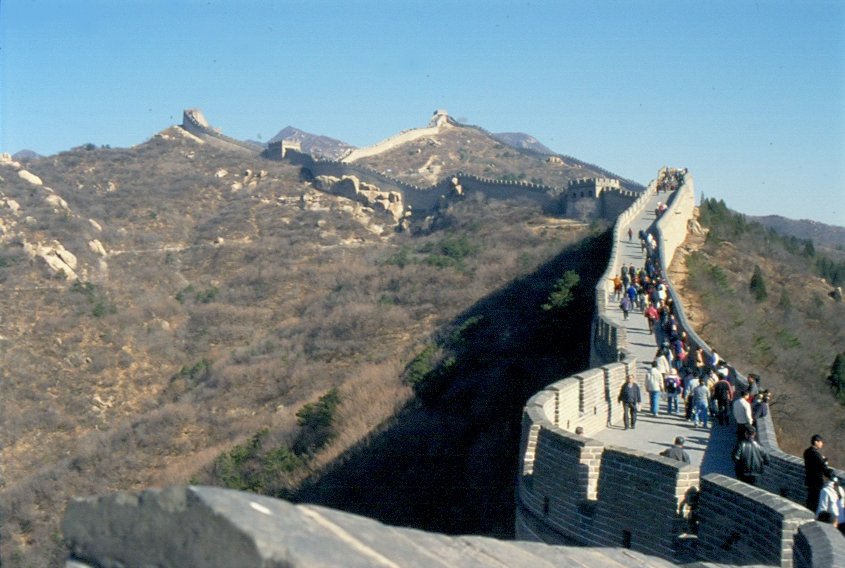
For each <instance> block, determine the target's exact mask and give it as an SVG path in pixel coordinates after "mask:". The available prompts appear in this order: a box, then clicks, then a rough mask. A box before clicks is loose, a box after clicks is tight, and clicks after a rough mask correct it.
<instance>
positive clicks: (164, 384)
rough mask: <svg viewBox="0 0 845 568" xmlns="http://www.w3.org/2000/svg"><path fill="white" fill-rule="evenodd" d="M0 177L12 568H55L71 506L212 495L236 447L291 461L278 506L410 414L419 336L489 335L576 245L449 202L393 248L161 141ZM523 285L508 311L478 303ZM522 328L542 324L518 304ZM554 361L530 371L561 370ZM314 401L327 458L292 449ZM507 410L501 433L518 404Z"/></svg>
mask: <svg viewBox="0 0 845 568" xmlns="http://www.w3.org/2000/svg"><path fill="white" fill-rule="evenodd" d="M22 172H24V173H22ZM0 178H1V179H0V184H2V185H0V190H2V195H0V204H2V207H0V235H2V249H0V281H2V283H3V289H4V294H3V300H2V301H3V317H2V320H0V349H2V356H3V358H2V359H3V361H4V365H3V368H2V371H0V372H2V377H0V379H2V383H0V384H2V415H3V426H4V427H3V429H2V431H0V447H2V448H3V450H2V451H3V455H2V462H1V463H2V468H3V469H2V472H1V473H2V482H3V486H2V501H1V502H0V507H2V510H0V518H2V519H3V525H2V529H1V530H2V534H0V536H1V537H2V538H1V539H0V554H2V558H3V560H4V561H6V562H8V563H9V565H31V566H51V565H56V563H57V559H58V555H60V554H61V543H60V542H59V541H58V540H57V538H56V535H57V534H58V533H57V521H58V519H59V518H60V515H61V512H62V510H63V508H64V504H65V502H66V500H67V499H68V498H69V497H70V496H71V495H85V494H93V493H100V492H105V491H113V490H118V489H136V488H140V487H147V486H161V485H166V484H171V483H186V482H188V481H190V480H192V479H204V478H208V477H209V476H210V477H212V478H214V477H216V478H217V479H219V480H220V482H221V483H231V482H232V480H231V479H223V478H220V477H219V476H220V474H221V469H220V468H221V467H222V466H221V464H224V463H227V462H226V456H229V455H231V454H230V452H231V451H234V450H237V448H238V447H241V446H239V444H242V443H247V444H249V443H250V440H257V442H256V443H257V444H263V445H264V447H266V448H271V447H278V448H283V447H288V446H287V445H290V447H292V448H293V449H294V450H302V451H301V452H300V453H296V460H297V462H296V464H294V465H295V467H290V468H287V469H284V470H278V471H277V472H276V474H278V475H275V476H274V483H275V484H276V485H275V488H276V489H275V490H276V491H293V490H294V489H296V487H297V486H298V484H299V483H301V481H302V480H303V479H304V478H305V477H307V476H308V475H309V474H310V472H312V471H319V470H320V469H321V468H322V467H323V466H324V465H325V464H327V463H329V462H330V461H331V460H332V459H333V458H335V457H336V456H338V455H340V454H341V453H342V452H343V451H345V450H346V449H347V448H350V447H352V446H354V445H356V444H359V443H360V442H362V440H365V439H367V436H368V435H369V433H370V432H373V431H379V430H383V429H384V428H387V427H388V426H389V424H390V423H391V417H392V416H393V415H394V413H395V412H397V411H398V410H399V409H401V408H403V407H405V406H406V405H407V404H409V403H410V401H412V400H413V399H412V396H413V395H414V390H413V389H412V386H411V384H412V383H411V382H409V380H408V378H407V376H406V374H405V373H404V369H405V367H406V366H407V365H408V364H409V363H410V362H411V361H413V360H415V357H417V356H418V355H419V354H420V352H421V351H423V350H425V348H426V345H430V344H431V341H434V339H433V338H435V337H440V336H441V335H444V334H445V335H446V336H448V335H449V333H450V332H449V331H448V330H449V329H452V328H454V327H455V326H458V327H460V323H459V322H460V321H463V320H464V319H465V318H466V317H467V316H466V314H467V313H470V311H471V310H473V309H476V310H481V312H480V313H479V315H485V314H487V313H490V314H494V315H495V316H496V317H495V318H492V317H491V319H490V320H489V321H490V322H495V321H497V319H499V318H500V315H499V314H500V312H499V311H496V310H495V309H494V307H495V306H496V305H497V302H500V301H505V300H506V304H505V305H506V306H508V309H514V308H519V307H520V306H522V303H521V300H520V297H521V296H524V297H525V298H527V300H526V301H530V302H533V303H536V302H537V299H538V298H545V297H546V296H547V295H548V294H549V293H550V291H551V287H552V286H553V284H554V279H553V278H551V276H554V275H555V274H559V273H560V272H562V271H563V270H564V269H565V267H566V266H567V264H568V263H570V262H573V261H574V260H577V259H578V258H581V259H584V260H586V261H587V262H589V261H590V257H589V256H585V255H583V254H576V255H575V257H573V256H572V255H573V254H575V253H574V252H569V253H565V254H563V256H561V254H562V251H566V250H571V251H577V249H571V248H570V247H574V246H575V245H576V244H577V243H579V242H580V241H581V240H582V239H583V238H584V237H585V236H587V235H588V234H589V232H588V230H587V228H586V227H584V226H582V225H579V224H577V223H573V222H571V221H566V220H561V219H554V218H548V217H545V216H544V215H543V214H542V213H541V212H540V211H538V210H536V209H533V208H532V207H530V206H527V205H525V204H515V203H510V202H507V203H504V202H503V203H496V202H489V203H485V202H482V201H478V200H473V199H468V200H465V201H463V202H461V203H457V204H455V205H453V206H450V207H449V208H447V209H444V210H442V211H440V212H439V213H438V214H437V215H436V217H435V218H434V219H431V220H429V224H428V225H429V226H428V227H427V228H426V229H425V230H422V229H421V228H419V227H412V230H411V231H410V232H408V233H395V232H394V231H393V230H392V228H391V227H390V226H388V225H387V224H386V222H385V219H384V218H382V217H380V216H379V215H378V214H377V213H376V212H374V211H373V210H370V209H367V208H365V207H362V206H361V205H359V204H356V203H353V202H351V201H348V200H346V199H343V198H339V197H334V196H331V195H327V194H323V193H321V192H318V191H316V190H314V189H313V188H312V187H311V186H310V185H308V184H307V183H305V182H303V181H302V180H301V179H300V175H299V171H298V168H295V167H292V166H290V165H287V164H284V163H279V162H272V161H266V160H263V159H261V158H258V157H256V158H247V159H245V158H244V156H243V154H242V153H228V152H227V151H225V150H221V149H219V148H215V147H213V146H211V145H209V144H203V143H201V141H199V140H198V139H196V138H195V137H194V136H192V135H190V134H187V133H185V132H184V131H182V130H181V129H180V128H178V127H174V128H171V129H168V130H166V131H164V132H162V133H160V134H158V135H156V136H154V137H153V138H151V139H150V140H149V141H147V142H145V143H143V144H140V145H138V146H136V147H133V148H128V149H110V148H96V147H94V146H93V145H87V146H84V147H79V148H75V149H73V150H70V151H67V152H63V153H60V154H58V155H55V156H50V157H46V158H41V159H37V160H33V161H32V162H31V163H29V164H27V165H26V166H25V170H22V169H21V166H20V165H19V164H15V163H10V162H6V163H3V164H0ZM573 259H574V260H573ZM592 264H594V265H595V266H602V265H603V264H602V263H601V262H596V263H591V264H590V265H592ZM585 270H586V271H585V282H587V283H588V282H589V270H590V269H589V267H586V268H585ZM532 275H534V276H532ZM521 278H526V279H527V280H525V281H524V284H523V285H522V286H523V288H519V287H517V288H515V289H514V292H513V293H517V295H516V296H513V295H510V296H507V297H506V298H505V300H498V301H496V300H493V298H497V296H495V294H496V293H500V291H501V290H504V289H508V286H510V285H511V284H512V283H513V282H514V279H516V281H520V279H521ZM524 286H529V287H528V288H525V287H524ZM491 302H492V303H491ZM586 305H588V304H586ZM474 306H476V308H473V307H474ZM485 306H486V307H487V308H485V309H490V310H492V311H490V312H486V311H484V310H482V307H485ZM490 306H493V307H490ZM526 309H527V308H526ZM526 313H527V314H529V315H530V316H531V318H532V320H531V321H534V322H535V323H536V324H537V325H540V324H542V322H543V321H545V320H544V319H543V317H541V316H542V313H540V312H539V311H538V308H537V307H536V305H534V306H533V307H532V309H531V311H527V312H526ZM462 314H463V315H462ZM501 317H504V316H501ZM462 318H463V319H462ZM538 318H539V319H538ZM498 325H499V324H496V325H493V326H491V325H490V323H485V325H484V328H485V329H488V328H489V331H488V332H486V333H495V332H496V330H498V329H499V327H498ZM543 325H547V324H543ZM503 329H504V328H503ZM541 329H544V328H541ZM581 333H583V335H584V336H586V335H587V333H588V329H583V330H581ZM573 345H574V346H575V347H576V348H577V346H578V345H579V343H578V342H574V343H573ZM555 349H557V348H555ZM557 351H558V352H557V354H555V355H553V357H555V358H559V359H561V362H560V363H558V364H556V365H550V366H548V369H549V371H548V372H553V371H554V370H555V369H557V368H559V367H561V366H565V365H567V364H571V363H566V361H565V358H566V356H567V355H566V353H565V352H564V351H561V350H559V349H558V350H557ZM549 356H550V355H543V357H545V358H548V357H549ZM576 359H577V356H576ZM480 376H482V375H479V377H480ZM537 377H538V378H540V379H542V378H543V377H545V375H544V374H538V375H537ZM535 380H536V379H535ZM533 387H534V383H532V382H530V381H529V382H527V383H526V388H533ZM462 388H463V389H465V388H468V387H467V386H465V387H462ZM472 388H474V389H477V388H489V386H487V387H485V386H484V385H483V384H477V383H476V384H475V386H473V387H472ZM326 397H329V399H331V400H333V401H335V402H336V405H335V406H332V414H331V425H332V435H331V436H328V437H327V438H321V439H320V440H319V441H320V442H328V443H327V444H322V443H319V444H318V443H312V441H308V440H310V439H308V440H306V442H302V440H303V439H306V438H307V437H308V436H309V435H311V434H313V432H312V431H311V430H309V424H308V423H305V424H299V422H300V417H301V416H303V412H305V414H304V415H305V416H308V409H312V410H313V409H314V408H322V407H321V406H320V404H321V402H322V401H326V400H329V399H327V398H326ZM508 404H509V405H511V407H510V408H511V411H513V412H515V413H516V416H517V417H518V406H519V404H521V401H520V402H514V401H513V400H511V401H510V402H509V403H508ZM309 405H310V406H309ZM315 405H317V406H315ZM493 408H494V407H493ZM492 417H496V418H498V416H496V415H492ZM467 434H468V433H467V432H465V433H464V437H463V440H464V443H466V442H468V441H471V440H472V436H470V437H467ZM481 434H482V433H480V432H479V433H477V437H478V440H483V439H485V438H484V436H482V435H481ZM296 442H301V443H300V444H299V445H297V444H296ZM485 443H488V444H490V443H493V442H492V441H490V440H488V441H487V442H485ZM233 449H234V450H233ZM221 460H222V461H221ZM289 465H290V464H289ZM506 477H507V479H506V481H509V480H510V474H508V476H506ZM503 479H504V477H503ZM476 498H478V499H484V498H486V494H485V495H479V496H476ZM466 506H469V505H466ZM506 514H510V512H509V511H508V512H506ZM408 522H411V523H413V522H414V520H413V518H410V520H409V521H408ZM497 522H499V524H501V523H502V521H497ZM491 530H492V529H491Z"/></svg>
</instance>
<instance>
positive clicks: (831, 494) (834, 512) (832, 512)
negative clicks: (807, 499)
mask: <svg viewBox="0 0 845 568" xmlns="http://www.w3.org/2000/svg"><path fill="white" fill-rule="evenodd" d="M824 480H825V481H824V485H823V486H822V489H821V492H820V493H819V504H818V506H817V507H816V520H819V521H822V522H825V523H831V524H832V525H833V526H834V527H837V528H839V529H840V530H841V529H842V522H843V520H845V517H843V515H845V512H843V510H842V499H843V495H842V487H840V485H839V478H838V477H836V473H835V472H834V471H833V469H832V468H827V469H825V470H824Z"/></svg>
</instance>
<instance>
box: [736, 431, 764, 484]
mask: <svg viewBox="0 0 845 568" xmlns="http://www.w3.org/2000/svg"><path fill="white" fill-rule="evenodd" d="M756 435H757V430H755V429H754V427H753V426H749V427H748V428H747V429H746V431H745V436H744V438H743V439H742V441H740V442H738V443H737V445H736V447H735V448H734V451H733V456H732V457H733V462H734V471H735V472H736V478H737V479H739V480H740V481H744V482H745V483H747V484H749V485H757V482H758V480H759V479H760V476H762V475H763V469H764V467H765V466H767V465H768V464H769V455H768V454H767V453H766V450H765V449H763V446H761V445H760V444H759V443H757V440H755V439H754V438H755V436H756Z"/></svg>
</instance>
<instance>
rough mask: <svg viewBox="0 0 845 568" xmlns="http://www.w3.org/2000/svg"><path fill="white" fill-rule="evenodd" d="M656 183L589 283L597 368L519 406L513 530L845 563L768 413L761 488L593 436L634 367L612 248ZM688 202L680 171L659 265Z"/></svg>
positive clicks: (725, 555)
mask: <svg viewBox="0 0 845 568" xmlns="http://www.w3.org/2000/svg"><path fill="white" fill-rule="evenodd" d="M654 191H655V182H652V184H651V185H650V186H649V189H648V191H647V192H646V193H645V194H644V195H643V196H642V197H641V198H640V199H638V200H637V201H636V202H635V203H634V204H633V205H632V206H631V207H630V208H629V209H628V210H627V211H625V212H624V213H623V214H622V215H621V216H620V218H619V220H618V221H617V223H616V226H615V227H614V248H613V251H612V253H611V260H610V263H609V265H608V268H607V271H606V273H605V275H604V277H603V279H602V280H601V281H600V283H599V285H598V286H597V288H596V300H595V301H596V315H595V321H594V325H593V337H592V350H591V364H592V365H593V368H592V369H589V370H586V371H583V372H581V373H578V374H577V375H575V376H572V377H568V378H566V379H563V380H561V381H558V382H556V383H554V384H552V385H549V386H548V387H547V388H546V389H544V390H543V391H541V392H539V393H537V394H536V395H535V396H534V397H532V398H531V399H530V400H529V401H528V403H527V405H526V407H525V410H524V414H523V434H522V443H521V450H520V454H521V456H522V461H521V463H522V471H521V472H520V474H519V481H518V489H517V523H516V537H517V538H518V539H523V540H538V541H542V542H547V543H553V544H554V543H559V544H567V543H572V542H577V543H579V544H583V545H593V546H623V547H626V548H631V549H634V550H639V551H642V552H645V553H647V554H650V555H654V556H658V557H662V558H666V559H670V560H673V559H678V558H687V557H693V558H697V559H701V560H706V561H709V562H720V563H727V564H748V563H760V564H765V565H774V566H784V567H791V566H796V567H805V566H806V567H809V566H816V567H819V566H830V567H831V568H832V567H833V566H845V540H843V539H842V536H841V535H840V534H839V533H838V531H836V529H834V528H833V527H832V525H829V524H826V523H819V522H816V521H814V520H813V514H812V513H811V512H810V511H808V510H807V509H806V508H805V507H804V506H803V502H804V500H805V498H806V489H805V487H804V483H803V481H804V465H803V459H802V458H798V457H796V456H792V455H789V454H786V453H784V452H782V451H781V450H780V448H779V447H778V445H777V439H776V437H775V433H774V426H773V424H772V422H771V415H768V416H767V417H766V418H765V419H763V420H762V422H761V424H760V436H759V437H760V442H761V443H762V444H764V445H765V446H766V447H767V449H768V451H769V457H770V460H771V463H770V464H769V466H768V467H767V469H766V473H765V475H764V476H763V478H762V480H761V483H760V486H759V487H751V486H749V485H747V484H745V483H742V482H740V481H738V480H736V479H733V478H732V477H727V476H724V475H721V474H712V473H711V474H707V475H703V476H701V475H700V471H699V469H698V468H696V467H693V466H690V465H685V464H682V463H681V462H678V461H673V460H669V459H668V458H664V457H660V456H658V455H654V454H647V453H644V452H641V451H636V450H630V449H627V448H624V447H618V446H608V445H605V444H603V443H602V442H600V441H598V440H596V439H594V438H593V436H595V435H597V434H598V433H599V432H600V431H601V430H603V429H604V428H606V427H607V426H609V425H618V424H619V423H620V422H621V420H622V412H621V405H620V404H619V403H618V402H617V400H616V394H617V393H618V392H619V390H620V388H621V386H622V383H623V382H624V380H625V377H626V376H627V375H628V374H634V375H636V374H637V363H638V361H637V360H636V358H635V357H634V356H633V355H632V353H631V351H630V350H629V342H628V338H627V337H626V334H625V330H624V329H622V328H621V327H620V326H619V325H618V324H616V323H614V322H613V321H611V319H610V318H609V317H608V311H609V305H610V302H609V299H610V298H611V296H612V292H613V290H612V284H610V279H611V277H612V275H613V274H616V273H618V271H619V269H620V267H621V262H620V259H619V254H618V247H619V246H620V243H622V242H623V241H624V239H623V228H624V227H626V226H627V225H628V223H627V221H628V220H629V219H630V218H631V217H634V216H635V215H637V214H638V213H639V211H641V210H642V208H643V207H645V206H646V204H647V203H649V196H650V195H653V194H654ZM693 208H694V189H693V181H692V176H690V175H689V174H687V175H686V176H685V182H684V183H683V185H682V186H681V187H680V188H679V189H678V190H676V191H675V192H674V193H673V194H672V198H671V200H670V202H669V208H668V210H667V212H666V213H665V214H663V215H662V216H661V217H660V220H659V221H658V222H657V223H656V224H655V227H654V228H653V230H654V231H655V232H656V234H657V241H658V243H659V254H660V260H661V266H664V267H667V266H669V263H670V262H671V260H672V258H673V256H674V253H675V250H676V249H677V247H678V246H679V245H680V244H681V243H682V242H683V240H684V238H685V236H686V233H687V223H688V221H689V220H690V219H691V218H692V213H693ZM664 277H666V278H667V279H668V275H666V274H664ZM670 294H671V295H672V298H673V301H674V304H675V306H676V310H677V312H678V319H679V323H680V326H681V328H682V329H685V330H686V331H687V332H688V335H689V338H690V342H691V346H692V347H695V346H699V347H701V348H702V349H704V351H705V352H706V353H708V354H710V353H711V349H710V347H709V346H708V345H707V344H706V343H705V342H704V341H703V340H702V339H701V338H700V337H699V336H698V335H697V334H695V331H694V330H693V329H692V328H691V326H690V325H689V323H688V321H687V319H686V317H685V315H684V313H683V307H682V306H683V304H682V301H681V298H680V297H678V295H677V292H676V291H675V290H674V288H673V287H672V286H671V282H670ZM740 379H741V380H744V379H743V378H742V377H740ZM578 426H581V427H583V428H584V436H578V435H576V434H574V433H573V432H574V431H575V428H576V427H578ZM838 474H839V475H841V474H842V472H841V471H839V472H838ZM693 510H694V511H695V512H694V515H695V524H696V525H697V526H696V527H695V528H693V526H692V525H693V523H692V522H691V521H692V520H693V519H691V517H692V515H693V513H692V511H693Z"/></svg>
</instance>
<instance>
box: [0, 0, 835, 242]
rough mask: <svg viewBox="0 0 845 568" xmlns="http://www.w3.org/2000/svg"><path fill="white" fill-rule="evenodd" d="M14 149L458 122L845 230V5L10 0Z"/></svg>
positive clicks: (355, 132)
mask: <svg viewBox="0 0 845 568" xmlns="http://www.w3.org/2000/svg"><path fill="white" fill-rule="evenodd" d="M0 65H2V67H0V151H2V152H9V153H14V152H16V151H18V150H21V149H24V148H28V149H32V150H35V151H37V152H39V153H41V154H54V153H57V152H60V151H63V150H67V149H69V148H72V147H74V146H78V145H80V144H84V143H88V142H92V143H94V144H97V145H102V144H109V145H111V146H131V145H134V144H137V143H140V142H143V141H144V140H146V139H148V138H149V137H151V136H152V135H153V134H155V133H156V132H158V131H160V130H163V129H164V128H166V127H168V126H170V125H172V124H177V123H179V122H180V121H181V115H182V110H183V109H185V108H189V107H198V108H200V109H202V110H203V112H204V113H205V116H206V117H207V118H208V120H209V121H210V122H211V123H212V124H213V125H214V126H217V127H219V128H221V129H222V131H223V132H224V133H225V134H228V135H230V136H233V137H236V138H250V139H259V138H260V139H263V140H268V139H269V138H271V137H272V136H273V135H274V134H275V133H276V132H278V131H279V130H281V129H282V128H283V127H285V126H287V125H292V126H296V127H298V128H301V129H303V130H306V131H309V132H313V133H315V134H324V135H328V136H333V137H335V138H339V139H341V140H344V141H346V142H349V143H351V144H354V145H357V146H364V145H369V144H373V143H375V142H377V141H379V140H381V139H383V138H385V137H387V136H390V135H392V134H395V133H396V132H398V131H400V130H404V129H407V128H413V127H417V126H424V125H425V124H426V123H427V121H428V119H429V117H430V116H431V114H432V112H433V111H434V110H435V109H437V108H445V109H447V110H448V111H449V112H450V114H452V115H453V116H454V117H456V118H458V119H459V120H462V121H466V122H469V123H471V124H476V125H479V126H482V127H484V128H486V129H487V130H490V131H492V132H509V131H521V132H526V133H528V134H531V135H533V136H535V137H536V138H537V139H539V140H540V141H541V142H543V143H544V144H546V145H547V146H549V147H550V148H551V149H552V150H554V151H556V152H559V153H562V154H569V155H572V156H575V157H577V158H580V159H582V160H585V161H588V162H592V163H595V164H598V165H600V166H602V167H604V168H606V169H608V170H610V171H613V172H615V173H617V174H619V175H621V176H624V177H628V178H632V179H635V180H637V181H640V182H643V183H647V182H648V181H649V180H650V179H652V178H653V177H654V176H655V174H656V172H657V170H658V169H659V168H660V167H662V166H664V165H672V166H679V167H688V168H689V169H690V171H691V172H692V173H693V176H694V177H695V180H696V189H697V191H698V193H699V194H702V193H703V194H704V195H705V196H707V197H718V198H722V199H724V200H725V201H726V202H727V204H728V205H729V206H730V207H732V208H733V209H736V210H738V211H740V212H743V213H747V214H751V215H763V214H780V215H784V216H786V217H790V218H794V219H813V220H816V221H821V222H825V223H830V224H837V225H845V2H842V1H840V0H834V1H808V2H798V1H763V0H760V1H758V2H743V1H737V0H733V1H721V0H707V1H684V0H671V1H663V0H648V1H646V0H643V1H633V0H632V1H627V2H622V1H607V0H590V1H566V0H558V1H531V2H524V1H507V2H503V1H485V2H481V1H473V0H464V1H458V2H439V1H435V0H427V1H398V0H397V1H392V2H388V1H386V0H379V1H375V0H370V1H356V0H347V1H331V2H329V1H320V0H311V1H299V2H290V1H283V0H282V1H280V0H274V1H253V0H210V1H198V0H197V1H193V0H191V1H188V0H161V1H160V0H143V1H133V0H75V1H47V0H0Z"/></svg>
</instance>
